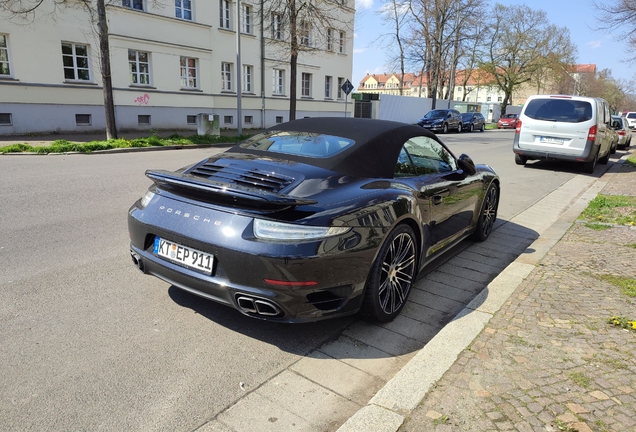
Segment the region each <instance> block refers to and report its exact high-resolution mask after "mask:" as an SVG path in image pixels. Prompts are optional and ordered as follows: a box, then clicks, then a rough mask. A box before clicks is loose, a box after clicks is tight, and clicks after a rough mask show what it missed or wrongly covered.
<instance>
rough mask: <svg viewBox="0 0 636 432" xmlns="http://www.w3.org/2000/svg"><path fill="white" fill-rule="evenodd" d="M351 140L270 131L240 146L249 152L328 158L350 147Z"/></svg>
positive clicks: (330, 136) (306, 133)
mask: <svg viewBox="0 0 636 432" xmlns="http://www.w3.org/2000/svg"><path fill="white" fill-rule="evenodd" d="M353 144H354V141H353V140H350V139H348V138H342V137H337V136H332V135H323V134H317V133H309V132H289V131H270V132H264V133H261V134H258V135H255V136H253V137H251V138H249V139H247V140H246V141H245V142H243V143H242V144H241V145H240V146H241V147H242V148H244V149H249V150H260V151H267V152H273V153H285V154H291V155H296V156H306V157H311V158H328V157H331V156H333V155H336V154H338V153H340V152H341V151H343V150H344V149H346V148H348V147H350V146H352V145H353Z"/></svg>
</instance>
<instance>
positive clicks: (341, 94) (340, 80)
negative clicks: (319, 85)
mask: <svg viewBox="0 0 636 432" xmlns="http://www.w3.org/2000/svg"><path fill="white" fill-rule="evenodd" d="M344 80H345V79H344V78H343V77H338V99H344V91H342V86H343V85H344Z"/></svg>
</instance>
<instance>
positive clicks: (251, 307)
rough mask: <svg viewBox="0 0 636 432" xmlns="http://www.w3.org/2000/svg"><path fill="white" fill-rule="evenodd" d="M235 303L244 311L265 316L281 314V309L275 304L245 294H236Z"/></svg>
mask: <svg viewBox="0 0 636 432" xmlns="http://www.w3.org/2000/svg"><path fill="white" fill-rule="evenodd" d="M236 303H237V304H238V307H239V308H240V309H241V310H242V311H243V312H245V313H248V314H256V315H261V316H267V317H276V316H282V315H283V311H282V310H281V309H280V308H279V307H278V306H276V304H274V303H272V302H270V301H268V300H263V299H259V298H255V297H250V296H247V295H245V294H237V295H236Z"/></svg>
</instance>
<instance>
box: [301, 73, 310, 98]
mask: <svg viewBox="0 0 636 432" xmlns="http://www.w3.org/2000/svg"><path fill="white" fill-rule="evenodd" d="M300 95H301V96H302V97H311V74H308V73H303V74H302V79H301V92H300Z"/></svg>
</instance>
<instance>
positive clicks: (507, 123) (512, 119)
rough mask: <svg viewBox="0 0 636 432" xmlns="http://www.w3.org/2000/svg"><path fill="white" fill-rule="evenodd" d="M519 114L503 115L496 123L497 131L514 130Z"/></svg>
mask: <svg viewBox="0 0 636 432" xmlns="http://www.w3.org/2000/svg"><path fill="white" fill-rule="evenodd" d="M518 121H519V114H504V115H502V116H501V117H500V118H499V121H498V122H497V129H516V128H517V122H518Z"/></svg>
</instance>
